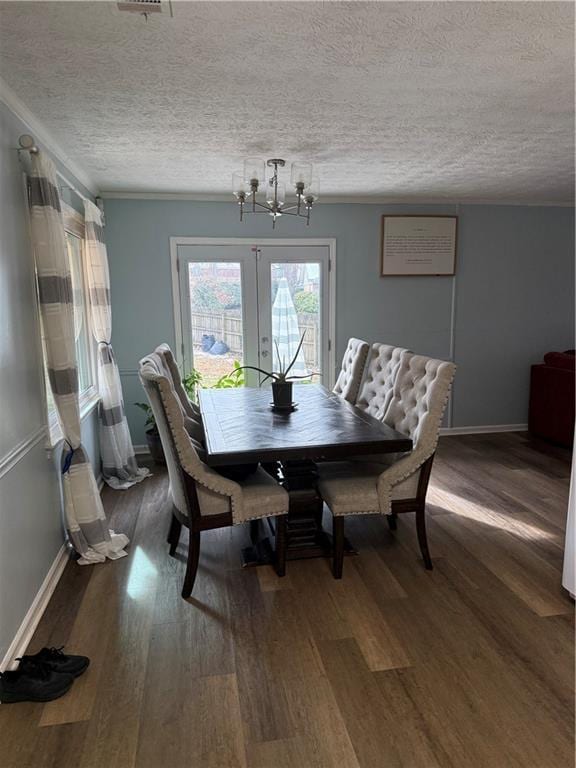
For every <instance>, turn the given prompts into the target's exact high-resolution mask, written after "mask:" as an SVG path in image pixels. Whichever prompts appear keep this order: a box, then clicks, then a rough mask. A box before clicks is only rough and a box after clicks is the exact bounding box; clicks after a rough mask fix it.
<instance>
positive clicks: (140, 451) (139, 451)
mask: <svg viewBox="0 0 576 768" xmlns="http://www.w3.org/2000/svg"><path fill="white" fill-rule="evenodd" d="M134 453H135V454H136V456H144V455H145V454H149V453H150V451H149V450H148V446H147V445H135V446H134Z"/></svg>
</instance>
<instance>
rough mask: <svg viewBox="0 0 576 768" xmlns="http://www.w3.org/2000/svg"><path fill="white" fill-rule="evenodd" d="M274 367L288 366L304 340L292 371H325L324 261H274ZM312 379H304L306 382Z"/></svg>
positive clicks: (303, 372) (272, 281)
mask: <svg viewBox="0 0 576 768" xmlns="http://www.w3.org/2000/svg"><path fill="white" fill-rule="evenodd" d="M270 278H271V293H270V301H271V304H272V339H273V340H274V349H273V351H272V353H273V360H274V368H275V369H277V370H280V369H282V368H284V369H286V367H287V366H288V365H289V363H290V361H291V360H292V358H293V357H294V355H295V354H296V351H297V350H298V345H299V344H300V339H301V338H302V335H304V342H303V344H302V347H301V349H300V351H299V352H298V355H297V357H296V362H295V363H294V366H293V367H292V369H291V371H290V374H291V375H293V376H306V375H307V374H310V373H316V374H320V373H321V372H322V364H321V362H322V345H321V338H322V313H321V296H320V264H318V263H315V262H307V263H297V262H291V263H290V262H288V263H278V262H272V263H271V264H270ZM306 381H310V379H302V382H306Z"/></svg>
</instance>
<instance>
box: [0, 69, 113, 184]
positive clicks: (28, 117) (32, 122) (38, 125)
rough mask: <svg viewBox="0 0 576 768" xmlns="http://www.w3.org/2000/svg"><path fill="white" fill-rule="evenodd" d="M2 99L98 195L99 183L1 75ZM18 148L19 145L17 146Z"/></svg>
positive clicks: (37, 137) (0, 88)
mask: <svg viewBox="0 0 576 768" xmlns="http://www.w3.org/2000/svg"><path fill="white" fill-rule="evenodd" d="M0 101H3V102H4V104H6V106H7V107H8V109H10V110H11V111H12V112H13V113H14V114H15V115H16V117H17V118H18V119H19V120H21V121H22V122H23V123H24V124H25V125H26V127H27V128H28V130H29V131H30V133H31V134H32V135H33V136H34V139H35V140H36V142H37V143H38V144H41V145H43V146H44V147H45V149H47V150H48V151H49V152H50V154H52V155H54V157H56V158H57V159H58V160H59V161H60V162H61V163H62V165H64V166H65V167H66V170H68V171H69V172H70V173H71V174H73V175H74V176H75V177H76V179H78V181H79V182H80V183H81V184H82V185H83V186H84V187H86V189H87V190H88V191H89V192H90V193H91V194H92V195H94V196H96V195H98V185H97V184H95V183H94V181H93V180H92V179H91V178H90V176H89V175H88V174H87V173H86V171H85V170H84V169H83V168H80V167H79V166H78V165H77V164H76V163H75V162H74V160H72V159H71V158H70V157H69V155H68V154H67V153H66V152H65V151H64V149H62V147H61V146H60V144H59V143H58V142H57V141H56V139H55V138H54V137H53V136H52V134H51V133H50V131H49V130H48V129H47V128H46V126H45V125H44V123H43V122H42V121H41V120H40V119H39V118H38V117H36V115H35V114H34V113H33V112H31V111H30V109H28V107H27V106H26V104H24V102H23V101H22V99H21V98H20V97H19V96H17V95H16V93H15V92H14V91H13V90H12V88H10V86H9V85H8V84H7V83H6V81H5V80H3V79H2V78H1V77H0ZM16 149H17V147H16Z"/></svg>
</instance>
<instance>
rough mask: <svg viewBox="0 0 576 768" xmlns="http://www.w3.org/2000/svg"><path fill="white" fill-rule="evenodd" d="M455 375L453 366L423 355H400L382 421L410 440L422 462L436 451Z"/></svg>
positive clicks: (414, 452)
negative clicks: (388, 402)
mask: <svg viewBox="0 0 576 768" xmlns="http://www.w3.org/2000/svg"><path fill="white" fill-rule="evenodd" d="M455 371H456V366H455V365H454V363H449V362H446V361H444V360H434V359H433V358H431V357H424V356H423V355H402V359H401V363H400V366H399V368H398V372H397V374H396V381H395V384H394V389H393V395H392V398H391V400H390V404H389V405H388V408H387V410H386V413H385V414H384V418H383V421H384V423H385V424H388V426H390V427H392V428H393V429H395V430H397V431H398V432H402V433H403V434H405V435H408V436H409V437H411V438H412V442H413V445H414V448H413V454H417V455H419V456H420V457H421V458H423V459H425V458H428V457H429V456H431V455H432V454H433V453H434V451H435V449H436V445H437V443H438V434H439V431H440V424H441V423H442V417H443V415H444V410H445V408H446V403H447V402H448V396H449V394H450V387H451V385H452V380H453V378H454V373H455Z"/></svg>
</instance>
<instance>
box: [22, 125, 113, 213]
mask: <svg viewBox="0 0 576 768" xmlns="http://www.w3.org/2000/svg"><path fill="white" fill-rule="evenodd" d="M18 144H20V147H19V148H18V152H22V150H23V151H24V152H30V154H31V155H37V154H38V152H39V151H40V150H39V149H38V146H37V144H36V142H35V141H34V137H33V136H30V134H29V133H23V134H22V136H20V138H19V139H18ZM56 174H57V175H58V176H59V177H60V179H61V180H62V181H63V182H64V183H65V184H66V186H65V187H61V189H71V190H72V192H75V193H76V194H77V195H78V197H79V198H81V199H82V200H89V201H90V202H92V201H91V200H90V198H89V197H86V195H85V194H83V193H82V192H80V190H79V189H78V188H77V187H75V186H74V184H72V182H71V181H70V179H69V178H68V177H67V176H65V175H64V174H63V173H61V172H60V171H59V170H58V169H56ZM95 199H96V201H97V200H98V199H99V198H95ZM96 204H98V203H96ZM98 207H99V206H98Z"/></svg>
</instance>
